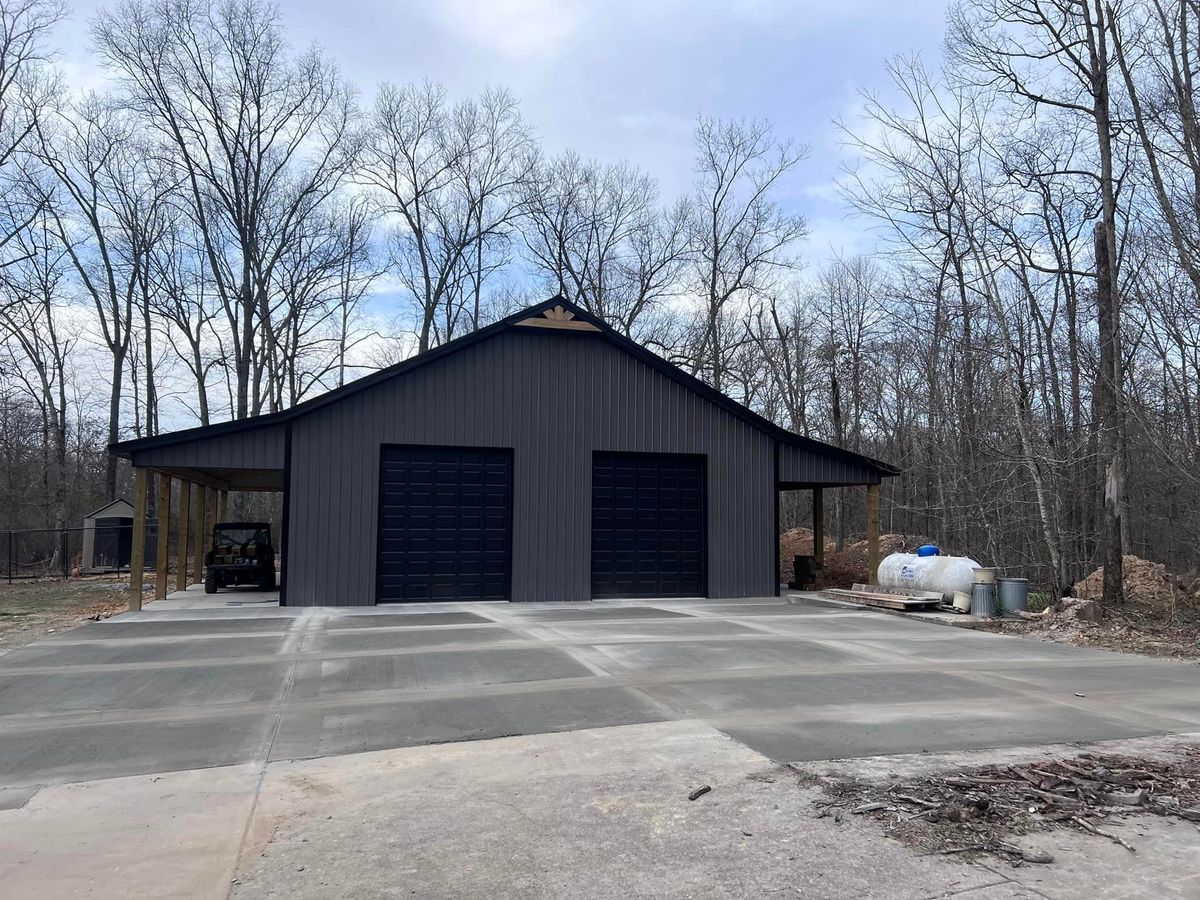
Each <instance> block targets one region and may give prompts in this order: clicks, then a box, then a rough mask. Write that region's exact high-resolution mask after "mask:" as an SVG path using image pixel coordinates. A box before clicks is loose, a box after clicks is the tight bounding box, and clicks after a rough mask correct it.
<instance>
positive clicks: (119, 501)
mask: <svg viewBox="0 0 1200 900" xmlns="http://www.w3.org/2000/svg"><path fill="white" fill-rule="evenodd" d="M114 506H121V507H126V508H128V510H129V515H130V516H132V515H133V504H132V503H130V502H129V501H128V500H126V499H125V498H124V497H118V498H117V499H116V500H109V501H108V502H107V503H105V504H104V505H103V506H101V507H100V508H99V509H94V510H92V511H91V512H90V513H87V514H86V515H84V518H85V519H95V518H97V517H98V516H99V515H100V514H101V513H106V512H108V511H109V510H110V509H112V508H113V507H114ZM117 518H120V517H119V516H118V517H117Z"/></svg>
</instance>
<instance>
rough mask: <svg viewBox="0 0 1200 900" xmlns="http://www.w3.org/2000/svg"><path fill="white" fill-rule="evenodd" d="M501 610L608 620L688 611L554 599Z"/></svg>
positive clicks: (537, 617)
mask: <svg viewBox="0 0 1200 900" xmlns="http://www.w3.org/2000/svg"><path fill="white" fill-rule="evenodd" d="M501 614H502V615H504V617H505V618H508V617H512V618H514V619H519V620H524V621H527V622H606V621H609V620H611V619H674V618H680V617H684V616H687V615H688V613H686V612H681V611H679V610H673V609H663V608H662V607H658V606H649V605H636V606H635V605H633V604H625V603H622V604H618V605H613V606H599V605H596V606H593V605H588V606H555V604H553V603H551V604H540V605H538V606H532V605H530V606H524V605H522V606H514V607H511V608H510V609H507V610H502V611H501Z"/></svg>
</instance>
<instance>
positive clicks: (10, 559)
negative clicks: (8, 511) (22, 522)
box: [0, 522, 158, 584]
mask: <svg viewBox="0 0 1200 900" xmlns="http://www.w3.org/2000/svg"><path fill="white" fill-rule="evenodd" d="M0 535H3V540H4V553H5V562H4V568H3V569H2V570H0V577H3V578H4V579H5V580H6V581H8V582H9V583H10V584H11V583H12V582H14V581H20V580H28V579H63V580H66V579H69V578H79V577H82V576H85V575H105V574H111V575H121V574H128V572H129V561H130V558H131V557H132V551H133V525H132V523H130V524H97V525H96V526H95V527H94V528H27V529H22V530H13V531H4V532H0ZM157 548H158V525H157V523H155V522H147V523H146V560H145V568H146V569H153V568H154V566H155V562H156V555H157V554H156V551H157Z"/></svg>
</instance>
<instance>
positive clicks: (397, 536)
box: [376, 447, 512, 603]
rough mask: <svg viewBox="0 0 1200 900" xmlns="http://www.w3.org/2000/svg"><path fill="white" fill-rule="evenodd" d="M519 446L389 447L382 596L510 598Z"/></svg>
mask: <svg viewBox="0 0 1200 900" xmlns="http://www.w3.org/2000/svg"><path fill="white" fill-rule="evenodd" d="M511 497H512V453H511V451H508V450H494V449H483V448H475V447H384V448H383V451H382V458H381V462H380V476H379V558H378V562H377V566H378V568H377V582H378V583H377V589H376V602H378V603H413V602H421V601H434V600H507V599H508V598H509V594H510V585H511V571H512V563H511V560H512V552H511V548H512V536H511V521H512V517H511V515H510V513H509V510H510V507H511Z"/></svg>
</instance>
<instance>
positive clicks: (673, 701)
mask: <svg viewBox="0 0 1200 900" xmlns="http://www.w3.org/2000/svg"><path fill="white" fill-rule="evenodd" d="M642 690H643V691H644V692H645V693H646V694H648V695H649V696H651V697H654V698H655V699H656V700H660V701H662V702H663V703H666V704H668V705H670V706H671V707H673V708H675V709H678V710H679V711H680V712H683V713H685V714H686V715H689V716H695V717H697V718H710V717H713V716H720V715H723V714H730V713H738V714H746V713H750V712H753V711H759V712H764V713H774V712H781V711H786V710H789V709H799V708H804V709H809V708H810V707H820V706H837V705H841V704H845V702H846V699H847V697H856V698H872V700H873V702H875V703H878V704H881V705H885V704H889V703H892V704H897V705H900V704H904V703H906V702H909V701H911V700H912V697H913V693H914V691H918V692H919V693H920V697H921V699H922V700H923V701H930V700H938V701H951V702H953V701H957V700H962V699H964V698H968V697H970V698H977V697H999V696H1003V695H1004V694H1005V690H1004V689H1003V688H1002V687H1000V686H999V685H992V684H989V683H987V681H985V680H981V679H974V678H964V677H962V676H956V675H940V676H937V677H934V676H930V675H926V676H921V677H919V678H918V679H912V680H910V679H905V678H897V677H896V676H895V675H894V674H893V673H888V672H879V673H870V672H865V673H864V672H849V673H846V674H841V675H837V674H830V675H818V674H808V675H768V676H758V675H743V676H742V677H740V678H729V677H726V678H721V679H712V678H709V679H703V680H697V681H680V682H672V683H667V684H653V685H646V686H644V687H643V688H642Z"/></svg>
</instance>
